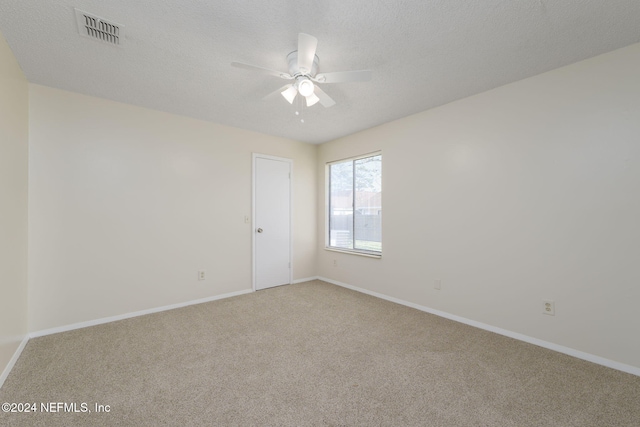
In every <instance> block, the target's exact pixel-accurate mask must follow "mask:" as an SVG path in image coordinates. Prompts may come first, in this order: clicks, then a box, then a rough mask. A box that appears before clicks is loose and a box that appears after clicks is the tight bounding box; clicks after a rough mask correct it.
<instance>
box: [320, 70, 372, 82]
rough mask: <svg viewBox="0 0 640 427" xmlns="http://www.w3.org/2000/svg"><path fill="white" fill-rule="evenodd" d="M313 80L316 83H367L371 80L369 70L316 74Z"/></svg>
mask: <svg viewBox="0 0 640 427" xmlns="http://www.w3.org/2000/svg"><path fill="white" fill-rule="evenodd" d="M314 80H315V81H317V82H318V83H347V82H368V81H369V80H371V70H359V71H337V72H335V73H323V74H318V75H317V76H316V77H315V79H314Z"/></svg>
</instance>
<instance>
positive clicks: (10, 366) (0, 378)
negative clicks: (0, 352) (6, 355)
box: [0, 335, 29, 388]
mask: <svg viewBox="0 0 640 427" xmlns="http://www.w3.org/2000/svg"><path fill="white" fill-rule="evenodd" d="M28 342H29V335H25V336H24V338H23V339H22V342H20V345H19V346H18V348H17V349H16V351H15V353H13V357H11V359H10V360H9V363H8V364H7V366H6V367H5V368H4V371H2V375H0V388H2V385H3V384H4V380H6V379H7V377H8V376H9V372H11V370H12V369H13V365H15V364H16V362H17V361H18V358H19V357H20V355H21V354H22V350H24V347H25V346H26V345H27V343H28Z"/></svg>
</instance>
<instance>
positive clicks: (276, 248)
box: [253, 154, 291, 290]
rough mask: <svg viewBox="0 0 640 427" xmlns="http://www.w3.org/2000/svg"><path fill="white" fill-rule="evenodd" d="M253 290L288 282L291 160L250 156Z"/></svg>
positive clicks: (289, 267) (289, 273)
mask: <svg viewBox="0 0 640 427" xmlns="http://www.w3.org/2000/svg"><path fill="white" fill-rule="evenodd" d="M253 165H254V172H253V189H254V204H253V220H254V221H253V236H254V237H253V252H254V256H253V269H254V288H255V289H256V290H259V289H265V288H270V287H273V286H279V285H284V284H288V283H291V160H290V159H282V158H277V157H271V156H263V155H259V154H254V157H253Z"/></svg>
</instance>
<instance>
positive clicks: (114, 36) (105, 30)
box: [75, 9, 124, 46]
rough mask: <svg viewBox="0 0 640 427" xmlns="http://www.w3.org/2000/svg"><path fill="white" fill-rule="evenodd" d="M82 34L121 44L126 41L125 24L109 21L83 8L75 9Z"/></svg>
mask: <svg viewBox="0 0 640 427" xmlns="http://www.w3.org/2000/svg"><path fill="white" fill-rule="evenodd" d="M75 11H76V20H77V21H78V31H79V32H80V35H81V36H84V37H89V38H91V39H95V40H100V41H102V42H105V43H108V44H112V45H116V46H121V45H122V44H123V43H124V25H120V24H116V23H115V22H110V21H107V20H106V19H103V18H100V17H98V16H95V15H92V14H90V13H87V12H83V11H82V10H78V9H75Z"/></svg>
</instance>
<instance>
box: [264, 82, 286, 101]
mask: <svg viewBox="0 0 640 427" xmlns="http://www.w3.org/2000/svg"><path fill="white" fill-rule="evenodd" d="M292 86H293V85H291V84H288V85H284V86H282V87H281V88H280V89H278V90H274V91H273V92H271V93H270V94H269V95H267V96H265V97H263V98H262V100H263V101H267V100H269V99H272V98H275V97H276V96H277V95H280V94H281V93H282V92H284V91H285V90H287V89H289V88H290V87H292Z"/></svg>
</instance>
